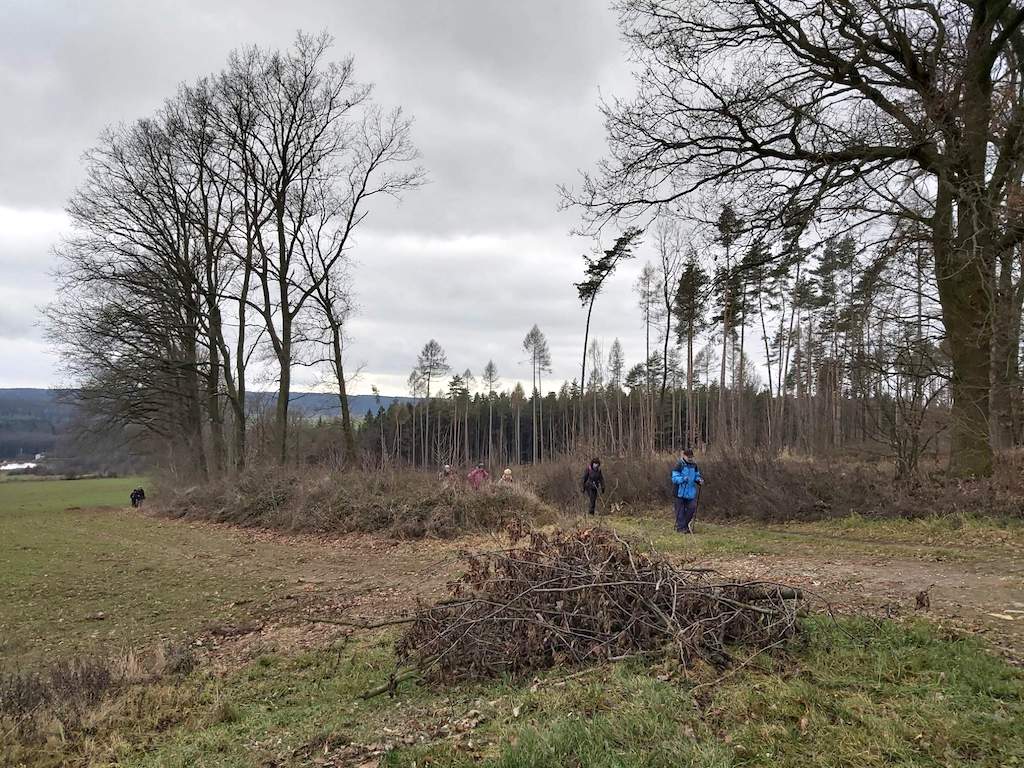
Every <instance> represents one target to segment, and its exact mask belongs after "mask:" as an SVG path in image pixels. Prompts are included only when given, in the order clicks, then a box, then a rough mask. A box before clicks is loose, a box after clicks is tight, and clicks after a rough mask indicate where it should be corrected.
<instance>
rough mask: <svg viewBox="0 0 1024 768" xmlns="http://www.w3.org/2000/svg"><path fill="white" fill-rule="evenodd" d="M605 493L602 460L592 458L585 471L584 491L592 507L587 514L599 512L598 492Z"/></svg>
mask: <svg viewBox="0 0 1024 768" xmlns="http://www.w3.org/2000/svg"><path fill="white" fill-rule="evenodd" d="M598 491H600V492H601V493H604V475H603V474H601V460H600V459H596V458H595V459H591V460H590V464H589V465H588V466H587V469H586V471H585V472H584V473H583V492H584V493H585V494H587V498H588V499H589V500H590V507H589V509H588V510H587V514H590V515H594V514H597V493H598Z"/></svg>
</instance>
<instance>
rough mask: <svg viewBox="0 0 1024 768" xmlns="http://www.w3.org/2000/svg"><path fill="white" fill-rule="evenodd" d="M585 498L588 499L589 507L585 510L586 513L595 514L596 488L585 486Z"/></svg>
mask: <svg viewBox="0 0 1024 768" xmlns="http://www.w3.org/2000/svg"><path fill="white" fill-rule="evenodd" d="M587 498H589V499H590V509H588V510H587V514H590V515H593V514H595V510H596V508H597V488H587Z"/></svg>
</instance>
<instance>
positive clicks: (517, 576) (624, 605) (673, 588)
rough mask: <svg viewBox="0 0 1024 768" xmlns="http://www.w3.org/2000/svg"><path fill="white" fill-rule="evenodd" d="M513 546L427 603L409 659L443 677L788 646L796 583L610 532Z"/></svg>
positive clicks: (523, 538)
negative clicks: (735, 573) (639, 545)
mask: <svg viewBox="0 0 1024 768" xmlns="http://www.w3.org/2000/svg"><path fill="white" fill-rule="evenodd" d="M510 533H511V535H512V538H513V542H512V543H513V546H512V547H511V548H509V549H504V550H501V551H497V552H489V553H486V554H469V555H466V556H465V563H466V572H465V574H464V575H463V576H462V577H461V578H460V579H459V580H458V581H456V582H455V583H454V584H453V593H452V596H451V598H449V599H447V600H443V601H441V602H439V603H437V604H435V605H432V606H426V605H424V606H420V608H419V609H418V610H417V612H416V615H415V617H413V619H412V622H411V625H410V626H409V628H408V630H407V631H406V632H405V634H404V635H403V636H402V637H401V638H400V639H399V642H398V655H399V659H400V661H401V662H402V663H403V664H405V665H408V666H410V667H412V669H413V670H414V671H415V672H416V673H418V674H419V675H421V676H423V677H426V678H428V679H432V680H435V681H454V680H467V679H478V678H485V677H492V676H495V675H500V674H503V673H510V674H520V673H524V672H530V671H534V670H539V669H546V668H549V667H553V666H556V665H572V664H587V663H595V662H599V661H614V660H619V659H625V658H630V657H635V656H646V655H651V656H653V655H658V654H664V653H670V654H673V655H676V656H678V658H679V659H680V660H681V661H682V663H683V664H684V665H691V664H693V663H695V662H697V661H706V662H710V663H711V664H713V665H715V666H716V667H719V668H724V667H725V666H728V665H729V664H730V662H731V661H732V655H731V653H730V650H729V649H730V647H736V646H743V647H746V648H748V649H751V650H753V651H754V652H758V651H762V650H767V649H769V648H773V647H777V646H780V645H781V644H782V643H783V642H784V641H785V640H786V639H787V638H789V637H791V636H792V635H793V633H794V632H795V631H796V628H797V622H796V605H795V601H796V600H798V599H799V598H800V593H799V591H798V590H795V589H792V588H790V587H786V586H784V585H781V584H773V583H768V582H736V581H729V580H725V579H722V578H720V577H719V576H718V575H717V574H716V573H715V572H714V571H711V570H708V569H688V568H680V567H677V566H674V565H673V564H672V563H670V562H669V561H667V560H666V559H664V558H663V557H661V556H659V555H657V554H656V553H644V552H641V551H639V550H637V549H636V548H635V547H634V546H632V545H631V544H629V543H628V542H627V541H625V540H624V539H622V538H620V537H619V536H618V535H617V534H616V533H615V532H614V531H611V530H609V529H607V528H600V527H598V528H585V529H576V530H558V531H555V532H554V533H551V534H545V533H542V532H539V531H535V530H529V529H525V528H518V527H517V529H516V530H514V531H510Z"/></svg>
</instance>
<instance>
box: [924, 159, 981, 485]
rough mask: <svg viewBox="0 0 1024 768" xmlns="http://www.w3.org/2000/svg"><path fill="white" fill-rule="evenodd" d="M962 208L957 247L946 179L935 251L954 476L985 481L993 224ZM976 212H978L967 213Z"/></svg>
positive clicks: (942, 186) (938, 203)
mask: <svg viewBox="0 0 1024 768" xmlns="http://www.w3.org/2000/svg"><path fill="white" fill-rule="evenodd" d="M961 207H962V209H963V210H960V211H959V215H958V221H957V225H958V226H957V237H956V241H955V243H954V241H953V238H952V237H951V236H950V234H951V232H952V230H953V196H952V192H951V189H950V187H949V185H948V184H947V183H945V181H944V180H941V179H940V183H939V188H938V195H937V201H936V214H935V217H936V226H935V240H934V249H935V278H936V283H937V286H938V292H939V302H940V304H941V306H942V320H943V323H944V324H945V327H946V335H947V338H948V340H949V353H950V357H951V358H952V361H953V376H952V381H951V390H952V394H953V404H952V408H951V411H950V419H951V421H952V434H951V443H950V450H951V455H950V473H951V474H952V475H953V476H955V477H984V476H987V475H990V474H991V473H992V445H991V443H990V441H989V391H990V370H991V350H992V324H991V317H992V312H993V309H994V307H993V301H992V293H991V288H992V270H991V263H992V259H991V256H992V249H991V240H990V238H991V234H992V230H991V228H990V227H989V226H988V225H987V224H988V222H986V221H985V220H984V219H987V218H988V217H987V216H985V213H986V211H985V210H984V205H976V206H969V205H968V204H966V203H964V201H961ZM970 207H973V208H974V210H966V209H967V208H970ZM979 218H980V219H981V220H979ZM986 244H987V247H986Z"/></svg>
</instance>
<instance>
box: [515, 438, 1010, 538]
mask: <svg viewBox="0 0 1024 768" xmlns="http://www.w3.org/2000/svg"><path fill="white" fill-rule="evenodd" d="M588 460H589V457H586V458H584V457H578V458H560V459H557V460H554V461H550V462H546V463H544V464H540V465H537V466H535V467H530V468H528V470H527V472H526V476H527V482H528V483H529V484H530V485H532V486H533V487H534V488H535V489H536V491H537V495H538V496H539V497H540V498H541V499H542V500H544V501H546V502H547V503H549V504H552V505H554V506H556V507H557V508H559V509H562V510H567V511H578V510H580V509H581V508H582V505H583V503H584V501H583V494H582V490H581V479H582V476H583V469H584V467H585V466H586V464H587V461H588ZM676 461H678V458H677V457H675V456H671V455H667V454H665V455H658V456H643V457H622V458H620V457H614V456H607V457H603V459H602V469H603V470H604V475H605V482H606V484H607V489H606V493H605V496H604V497H603V505H604V508H605V509H606V510H608V509H615V510H617V511H620V512H622V513H644V512H649V511H650V510H651V509H652V508H654V507H667V506H669V505H671V503H672V485H671V482H670V479H669V478H670V473H671V469H672V467H673V466H674V464H675V462H676ZM697 463H698V465H699V466H700V468H701V471H702V473H703V474H704V476H705V478H706V479H707V485H706V486H705V488H704V489H703V490H702V492H701V499H700V514H701V516H702V517H712V518H717V519H723V520H726V519H753V520H763V521H786V520H821V519H826V518H832V517H842V516H846V515H850V514H854V513H856V514H859V515H863V516H866V517H905V518H914V517H930V516H933V515H945V514H950V515H967V516H972V515H981V516H992V517H1000V518H1007V517H1016V518H1020V517H1024V453H1022V452H1015V453H1008V454H1004V455H1001V456H1000V457H999V458H998V459H997V462H996V467H995V472H994V474H993V476H992V477H991V478H986V479H983V480H973V481H959V480H955V479H952V478H949V477H948V476H947V475H946V474H945V472H943V471H942V470H941V469H939V468H936V469H934V470H933V471H931V472H928V473H927V474H926V476H924V477H922V478H920V479H919V480H918V481H917V482H913V483H908V482H904V483H897V482H895V481H894V480H893V472H892V466H891V465H890V464H889V463H888V462H886V461H884V460H874V461H866V460H863V461H856V460H852V459H837V460H829V459H810V458H800V457H793V456H786V457H773V456H771V455H770V454H767V453H758V452H753V451H751V452H728V453H726V452H719V453H714V454H710V455H705V456H698V457H697Z"/></svg>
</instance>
